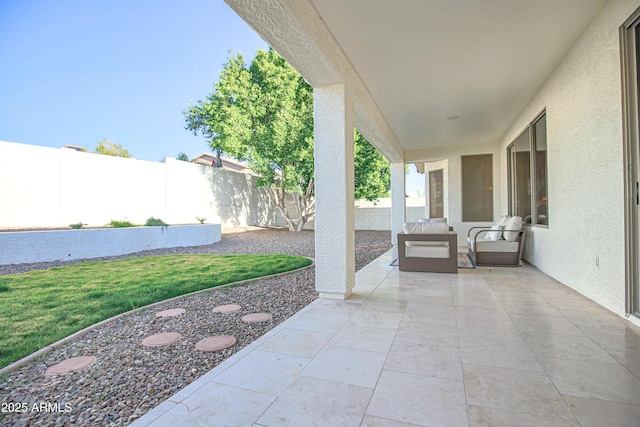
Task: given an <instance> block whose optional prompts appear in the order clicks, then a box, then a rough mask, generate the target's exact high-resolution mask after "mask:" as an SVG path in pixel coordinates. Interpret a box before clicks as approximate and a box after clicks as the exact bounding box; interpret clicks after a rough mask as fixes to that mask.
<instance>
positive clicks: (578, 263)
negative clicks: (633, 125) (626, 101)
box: [500, 0, 639, 315]
mask: <svg viewBox="0 0 640 427" xmlns="http://www.w3.org/2000/svg"><path fill="white" fill-rule="evenodd" d="M638 6H639V5H638V1H637V0H612V1H610V2H609V3H608V4H607V5H606V6H605V7H604V9H603V10H602V12H601V13H600V15H599V16H598V17H597V18H596V19H595V21H594V22H593V23H592V24H591V25H590V27H589V28H588V29H587V30H586V31H585V33H584V34H583V35H582V37H581V38H580V39H579V40H578V42H577V43H576V44H575V45H574V46H573V48H572V49H571V51H570V52H569V53H568V54H567V56H566V57H565V58H564V60H563V61H562V63H561V64H560V65H559V66H558V67H557V69H556V70H555V71H554V72H553V73H552V75H551V76H550V78H549V79H548V80H547V82H546V83H545V84H544V85H543V87H542V88H541V90H540V91H539V92H538V93H537V95H536V96H535V97H534V98H533V100H532V101H531V103H530V104H529V105H528V106H527V107H526V108H525V109H524V111H523V112H522V114H520V116H519V117H518V119H517V120H516V121H515V122H514V123H513V125H512V126H511V128H510V130H509V131H508V132H507V134H506V135H505V137H504V139H503V140H502V143H501V147H500V150H501V153H503V156H506V154H504V153H506V148H507V146H508V145H509V144H510V143H511V142H512V141H513V140H514V139H515V138H516V136H517V135H518V134H519V133H520V132H521V131H522V130H523V129H524V128H525V126H527V124H528V123H529V122H531V120H533V119H534V118H535V116H536V115H537V114H539V113H540V112H541V111H543V110H545V109H546V112H547V145H548V152H547V156H548V200H549V227H548V228H544V227H529V228H528V231H529V233H530V236H529V237H530V238H529V239H528V244H527V246H526V250H525V258H526V259H527V261H529V262H530V263H532V264H533V265H535V266H536V267H538V268H539V269H540V270H542V271H544V272H545V273H547V274H549V275H551V276H553V277H555V278H557V279H558V280H560V281H561V282H563V283H565V284H567V285H569V286H571V287H572V288H574V289H576V290H577V291H579V292H581V293H583V294H585V295H586V296H588V297H590V298H592V299H593V300H595V301H597V302H599V303H600V304H602V305H604V306H605V307H607V308H609V309H610V310H612V311H614V312H616V313H619V314H621V315H622V314H624V311H625V306H624V301H625V277H624V272H625V265H624V258H625V250H624V242H625V234H624V233H625V232H624V199H623V196H624V190H623V189H624V173H623V172H624V171H623V152H622V150H623V145H622V93H621V74H620V70H621V65H620V64H621V62H620V41H619V35H618V31H619V28H620V26H621V25H622V24H623V23H624V21H625V20H626V19H627V18H629V16H630V15H631V14H632V13H633V12H634V11H635V10H636V8H637V7H638ZM502 174H503V176H506V174H507V170H506V165H505V164H503V165H502ZM507 197H508V195H507V190H506V188H503V189H502V202H503V204H504V205H505V206H506V203H507ZM596 257H599V266H597V265H596V263H595V258H596Z"/></svg>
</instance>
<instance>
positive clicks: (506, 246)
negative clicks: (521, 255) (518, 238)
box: [467, 237, 519, 253]
mask: <svg viewBox="0 0 640 427" xmlns="http://www.w3.org/2000/svg"><path fill="white" fill-rule="evenodd" d="M474 243H477V248H475V247H474ZM467 244H468V245H469V248H470V249H471V250H472V251H475V252H506V253H513V252H518V246H519V243H518V242H510V241H508V240H491V239H478V240H477V241H475V242H474V240H473V239H472V238H470V237H469V238H468V239H467Z"/></svg>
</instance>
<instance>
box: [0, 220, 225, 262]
mask: <svg viewBox="0 0 640 427" xmlns="http://www.w3.org/2000/svg"><path fill="white" fill-rule="evenodd" d="M220 239H221V228H220V224H199V225H172V226H169V227H129V228H95V229H84V230H82V229H81V230H55V231H15V232H6V233H0V248H2V250H0V264H21V263H26V262H45V261H70V260H75V259H83V258H98V257H104V256H114V255H123V254H129V253H134V252H140V251H146V250H150V249H160V248H174V247H180V246H200V245H210V244H212V243H215V242H219V241H220Z"/></svg>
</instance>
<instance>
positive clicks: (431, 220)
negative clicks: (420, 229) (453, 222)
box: [418, 217, 447, 222]
mask: <svg viewBox="0 0 640 427" xmlns="http://www.w3.org/2000/svg"><path fill="white" fill-rule="evenodd" d="M418 221H419V222H447V218H446V217H445V218H418Z"/></svg>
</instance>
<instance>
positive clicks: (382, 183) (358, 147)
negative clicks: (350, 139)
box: [354, 130, 391, 201]
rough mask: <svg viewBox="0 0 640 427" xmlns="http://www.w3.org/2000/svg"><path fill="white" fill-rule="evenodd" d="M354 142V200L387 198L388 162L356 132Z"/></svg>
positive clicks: (389, 169)
mask: <svg viewBox="0 0 640 427" xmlns="http://www.w3.org/2000/svg"><path fill="white" fill-rule="evenodd" d="M354 141H355V146H354V169H355V189H354V193H355V198H356V199H367V200H369V201H373V200H375V199H377V198H379V197H389V190H391V166H390V165H389V161H388V160H387V159H385V158H384V156H382V154H380V152H379V151H378V150H377V149H376V147H374V146H373V145H371V143H370V142H369V141H367V140H366V139H365V137H364V136H362V135H361V134H360V132H358V131H357V130H356V131H355V135H354Z"/></svg>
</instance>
